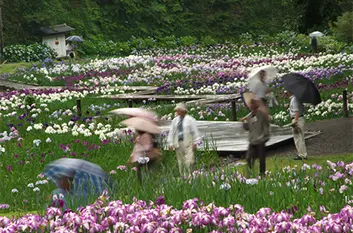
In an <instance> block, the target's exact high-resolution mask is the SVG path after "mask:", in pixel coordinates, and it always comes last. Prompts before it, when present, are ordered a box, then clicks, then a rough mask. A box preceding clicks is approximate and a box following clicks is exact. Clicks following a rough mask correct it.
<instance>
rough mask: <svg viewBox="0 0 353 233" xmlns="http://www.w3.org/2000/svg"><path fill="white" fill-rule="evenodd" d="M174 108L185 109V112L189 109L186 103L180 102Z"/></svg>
mask: <svg viewBox="0 0 353 233" xmlns="http://www.w3.org/2000/svg"><path fill="white" fill-rule="evenodd" d="M174 110H181V111H185V112H187V111H188V109H187V107H186V105H185V104H183V103H179V104H177V106H176V107H175V108H174Z"/></svg>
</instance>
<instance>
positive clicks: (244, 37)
mask: <svg viewBox="0 0 353 233" xmlns="http://www.w3.org/2000/svg"><path fill="white" fill-rule="evenodd" d="M239 42H240V43H241V44H242V45H251V44H254V43H255V39H254V36H253V35H252V34H251V33H249V32H246V33H242V34H240V36H239Z"/></svg>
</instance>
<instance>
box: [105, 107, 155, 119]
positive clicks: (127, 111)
mask: <svg viewBox="0 0 353 233" xmlns="http://www.w3.org/2000/svg"><path fill="white" fill-rule="evenodd" d="M109 113H111V114H116V115H127V116H130V117H142V118H146V119H149V120H151V121H157V120H158V117H157V115H156V114H155V113H154V112H151V111H147V110H145V109H143V108H119V109H115V110H112V111H110V112H109Z"/></svg>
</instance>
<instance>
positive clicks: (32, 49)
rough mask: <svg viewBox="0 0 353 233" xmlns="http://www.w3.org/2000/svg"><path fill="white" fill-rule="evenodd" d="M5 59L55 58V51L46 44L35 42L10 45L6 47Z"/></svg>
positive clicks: (37, 59)
mask: <svg viewBox="0 0 353 233" xmlns="http://www.w3.org/2000/svg"><path fill="white" fill-rule="evenodd" d="M4 55H5V59H6V60H7V61H8V62H19V61H26V62H30V61H43V60H44V59H46V58H54V57H55V51H54V50H53V49H52V48H50V47H49V46H48V45H46V44H41V43H34V44H30V45H28V46H26V45H10V46H7V47H6V48H5V49H4Z"/></svg>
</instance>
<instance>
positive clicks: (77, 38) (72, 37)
mask: <svg viewBox="0 0 353 233" xmlns="http://www.w3.org/2000/svg"><path fill="white" fill-rule="evenodd" d="M66 40H67V41H73V42H83V39H82V37H80V36H69V37H68V38H66Z"/></svg>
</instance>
